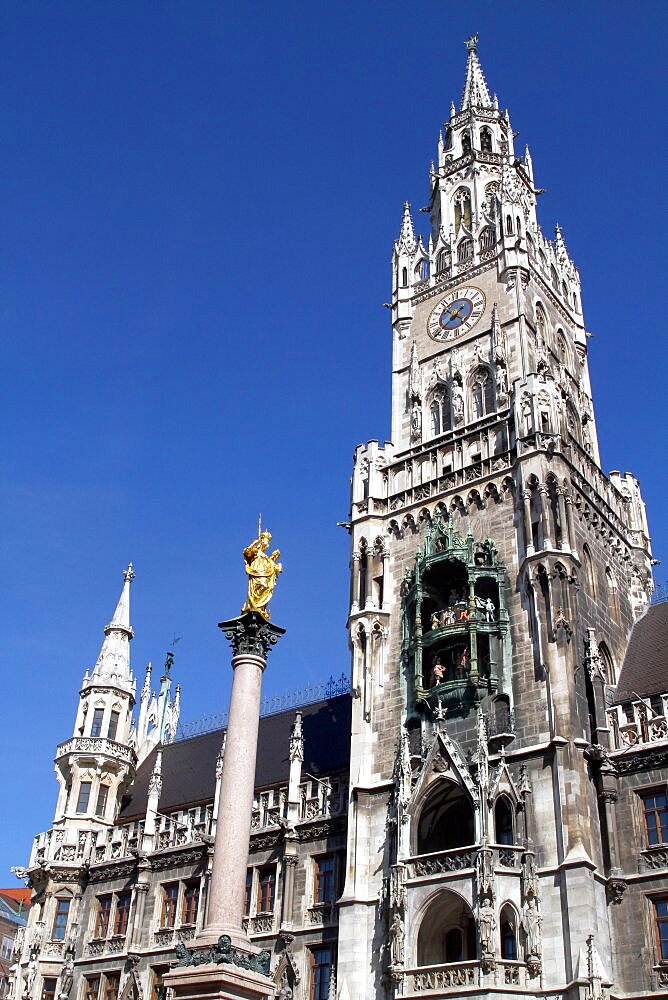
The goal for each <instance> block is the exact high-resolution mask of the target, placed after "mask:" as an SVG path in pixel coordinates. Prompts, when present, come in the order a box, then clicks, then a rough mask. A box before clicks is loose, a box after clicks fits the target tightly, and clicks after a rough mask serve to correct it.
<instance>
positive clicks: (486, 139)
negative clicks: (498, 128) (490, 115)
mask: <svg viewBox="0 0 668 1000" xmlns="http://www.w3.org/2000/svg"><path fill="white" fill-rule="evenodd" d="M480 148H481V150H482V151H483V153H491V152H492V133H491V132H490V130H489V129H488V128H487V126H486V125H483V127H482V128H481V129H480Z"/></svg>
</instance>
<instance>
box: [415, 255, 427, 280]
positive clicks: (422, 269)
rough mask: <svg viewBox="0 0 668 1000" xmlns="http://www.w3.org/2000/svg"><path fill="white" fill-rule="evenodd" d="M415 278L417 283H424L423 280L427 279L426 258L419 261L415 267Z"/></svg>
mask: <svg viewBox="0 0 668 1000" xmlns="http://www.w3.org/2000/svg"><path fill="white" fill-rule="evenodd" d="M415 277H416V278H417V279H418V281H424V280H425V278H428V277H429V261H428V260H427V258H426V257H423V258H422V260H421V261H418V263H417V264H416V266H415Z"/></svg>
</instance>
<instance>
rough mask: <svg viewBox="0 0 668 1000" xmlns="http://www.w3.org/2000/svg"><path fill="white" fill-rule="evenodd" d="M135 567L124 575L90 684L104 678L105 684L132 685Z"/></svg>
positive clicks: (105, 628)
mask: <svg viewBox="0 0 668 1000" xmlns="http://www.w3.org/2000/svg"><path fill="white" fill-rule="evenodd" d="M134 575H135V574H134V570H133V568H132V563H130V564H129V566H128V568H127V569H126V570H125V572H124V573H123V589H122V591H121V596H120V597H119V599H118V604H117V605H116V610H115V611H114V614H113V616H112V619H111V621H110V622H109V624H108V625H105V627H104V641H103V643H102V648H101V649H100V653H99V656H98V658H97V662H96V664H95V668H94V670H93V673H92V675H91V678H90V680H91V681H93V680H100V679H102V678H104V680H105V681H106V683H110V682H111V683H116V684H120V685H121V686H123V687H125V686H127V685H128V684H131V683H132V674H131V672H130V639H132V636H133V635H134V632H133V630H132V626H131V625H130V584H131V582H132V580H133V579H134Z"/></svg>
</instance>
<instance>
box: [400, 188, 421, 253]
mask: <svg viewBox="0 0 668 1000" xmlns="http://www.w3.org/2000/svg"><path fill="white" fill-rule="evenodd" d="M397 243H398V244H399V246H402V245H403V247H404V248H405V249H406V250H407V251H408V252H409V253H414V252H415V247H416V245H417V240H416V238H415V226H414V225H413V217H412V215H411V206H410V202H408V201H405V202H404V215H403V218H402V220H401V232H400V233H399V239H398V241H397Z"/></svg>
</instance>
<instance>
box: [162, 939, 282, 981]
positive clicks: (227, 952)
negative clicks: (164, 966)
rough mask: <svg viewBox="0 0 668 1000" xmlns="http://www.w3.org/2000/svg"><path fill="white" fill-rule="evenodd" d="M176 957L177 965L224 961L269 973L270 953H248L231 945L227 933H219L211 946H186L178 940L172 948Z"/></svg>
mask: <svg viewBox="0 0 668 1000" xmlns="http://www.w3.org/2000/svg"><path fill="white" fill-rule="evenodd" d="M174 950H175V953H176V958H177V960H178V961H177V966H179V967H183V966H187V965H211V964H214V965H220V964H221V963H223V962H225V963H227V964H228V965H236V966H238V967H239V968H240V969H248V970H250V971H251V972H257V973H259V974H260V975H262V976H268V975H269V962H270V959H271V953H270V952H269V951H266V950H263V951H261V952H259V953H258V954H250V953H249V952H247V951H242V950H241V949H240V948H233V947H232V940H231V938H230V937H229V935H227V934H221V935H220V937H219V938H218V943H217V944H215V945H213V946H212V947H211V948H200V949H197V950H195V949H193V950H192V951H191V950H190V949H189V948H186V946H185V945H184V943H183V942H182V941H179V943H178V944H177V946H176V948H175V949H174Z"/></svg>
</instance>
